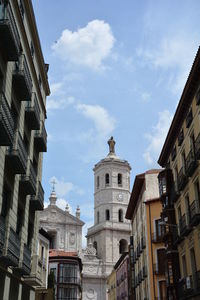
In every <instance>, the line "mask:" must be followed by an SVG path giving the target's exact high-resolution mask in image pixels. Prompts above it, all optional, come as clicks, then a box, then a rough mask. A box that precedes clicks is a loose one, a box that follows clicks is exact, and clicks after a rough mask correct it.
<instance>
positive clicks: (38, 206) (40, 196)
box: [30, 181, 44, 210]
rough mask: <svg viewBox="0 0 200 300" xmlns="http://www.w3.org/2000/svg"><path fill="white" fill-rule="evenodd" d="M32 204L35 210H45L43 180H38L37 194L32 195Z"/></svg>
mask: <svg viewBox="0 0 200 300" xmlns="http://www.w3.org/2000/svg"><path fill="white" fill-rule="evenodd" d="M30 205H31V207H32V208H33V209H34V210H43V208H44V190H43V188H42V185H41V182H40V181H38V184H37V191H36V195H34V196H33V195H32V196H31V199H30Z"/></svg>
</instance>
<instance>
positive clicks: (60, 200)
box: [56, 198, 73, 214]
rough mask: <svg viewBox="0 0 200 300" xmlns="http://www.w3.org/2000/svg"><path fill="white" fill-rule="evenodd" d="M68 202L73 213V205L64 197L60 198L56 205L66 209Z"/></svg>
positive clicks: (70, 211)
mask: <svg viewBox="0 0 200 300" xmlns="http://www.w3.org/2000/svg"><path fill="white" fill-rule="evenodd" d="M67 204H68V206H69V213H70V214H72V213H73V212H72V207H71V205H70V204H69V203H68V202H67V201H66V200H65V199H63V198H58V199H57V201H56V205H57V206H58V207H59V208H61V209H62V210H65V208H66V205H67Z"/></svg>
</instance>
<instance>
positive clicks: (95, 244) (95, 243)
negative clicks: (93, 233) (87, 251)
mask: <svg viewBox="0 0 200 300" xmlns="http://www.w3.org/2000/svg"><path fill="white" fill-rule="evenodd" d="M93 247H94V248H95V249H96V254H97V242H96V241H94V243H93Z"/></svg>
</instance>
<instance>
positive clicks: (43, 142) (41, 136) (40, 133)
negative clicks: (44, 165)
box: [34, 124, 47, 152]
mask: <svg viewBox="0 0 200 300" xmlns="http://www.w3.org/2000/svg"><path fill="white" fill-rule="evenodd" d="M34 143H35V145H34V146H35V148H36V149H37V151H38V152H46V151H47V133H46V129H45V127H44V124H42V126H41V129H40V130H37V131H36V132H35V136H34Z"/></svg>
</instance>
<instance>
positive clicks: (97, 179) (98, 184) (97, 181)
mask: <svg viewBox="0 0 200 300" xmlns="http://www.w3.org/2000/svg"><path fill="white" fill-rule="evenodd" d="M97 189H99V176H97Z"/></svg>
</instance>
